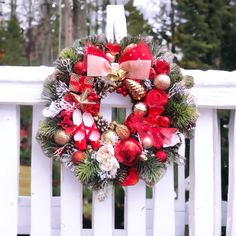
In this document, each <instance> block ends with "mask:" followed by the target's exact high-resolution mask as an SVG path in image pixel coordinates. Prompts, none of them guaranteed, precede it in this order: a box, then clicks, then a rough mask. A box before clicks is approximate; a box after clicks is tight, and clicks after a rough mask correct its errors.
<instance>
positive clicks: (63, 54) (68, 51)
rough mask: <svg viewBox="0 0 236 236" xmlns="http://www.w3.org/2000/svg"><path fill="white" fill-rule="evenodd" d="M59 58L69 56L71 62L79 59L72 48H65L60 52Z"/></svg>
mask: <svg viewBox="0 0 236 236" xmlns="http://www.w3.org/2000/svg"><path fill="white" fill-rule="evenodd" d="M59 58H61V59H66V58H69V59H70V60H71V61H72V62H73V63H75V62H77V61H78V60H79V59H80V55H78V54H77V53H76V51H75V50H74V49H73V48H65V49H63V50H62V51H61V52H60V54H59Z"/></svg>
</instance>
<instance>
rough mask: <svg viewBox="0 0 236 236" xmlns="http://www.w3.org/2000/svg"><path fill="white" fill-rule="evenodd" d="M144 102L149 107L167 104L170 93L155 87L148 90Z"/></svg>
mask: <svg viewBox="0 0 236 236" xmlns="http://www.w3.org/2000/svg"><path fill="white" fill-rule="evenodd" d="M144 102H145V104H146V105H147V106H148V107H149V108H152V107H159V106H165V105H166V104H167V102H168V95H167V94H166V93H165V92H164V91H163V90H161V89H153V90H150V91H149V92H148V94H147V95H146V98H145V101H144Z"/></svg>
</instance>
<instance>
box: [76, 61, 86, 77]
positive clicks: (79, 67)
mask: <svg viewBox="0 0 236 236" xmlns="http://www.w3.org/2000/svg"><path fill="white" fill-rule="evenodd" d="M74 72H75V73H76V74H78V75H84V74H85V73H86V66H85V64H84V63H83V62H82V61H78V62H76V63H75V65H74Z"/></svg>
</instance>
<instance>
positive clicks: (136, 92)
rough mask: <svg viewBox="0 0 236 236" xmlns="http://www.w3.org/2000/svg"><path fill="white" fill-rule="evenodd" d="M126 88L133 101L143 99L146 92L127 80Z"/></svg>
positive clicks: (132, 81)
mask: <svg viewBox="0 0 236 236" xmlns="http://www.w3.org/2000/svg"><path fill="white" fill-rule="evenodd" d="M126 87H127V89H128V90H129V93H130V95H131V97H132V98H133V99H135V100H141V99H143V98H144V97H145V95H146V91H145V89H144V87H143V86H142V85H141V84H140V83H139V82H136V81H135V80H131V79H127V80H126Z"/></svg>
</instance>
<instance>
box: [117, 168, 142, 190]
mask: <svg viewBox="0 0 236 236" xmlns="http://www.w3.org/2000/svg"><path fill="white" fill-rule="evenodd" d="M138 181H139V173H138V170H137V169H136V167H131V168H129V170H128V175H127V177H126V178H125V181H124V182H122V183H120V185H122V186H129V185H135V184H137V183H138Z"/></svg>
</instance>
